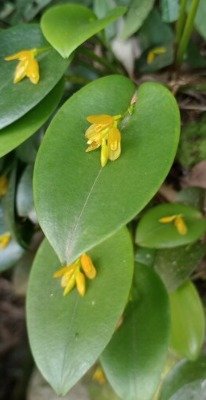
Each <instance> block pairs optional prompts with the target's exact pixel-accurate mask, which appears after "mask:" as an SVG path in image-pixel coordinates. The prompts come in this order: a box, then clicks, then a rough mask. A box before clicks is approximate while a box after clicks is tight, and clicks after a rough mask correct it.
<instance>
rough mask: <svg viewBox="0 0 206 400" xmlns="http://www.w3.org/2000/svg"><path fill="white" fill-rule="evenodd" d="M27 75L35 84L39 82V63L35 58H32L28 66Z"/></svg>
mask: <svg viewBox="0 0 206 400" xmlns="http://www.w3.org/2000/svg"><path fill="white" fill-rule="evenodd" d="M26 76H28V78H29V79H30V81H31V82H32V83H34V84H35V85H36V84H37V83H38V82H39V64H38V62H37V60H35V58H31V59H30V60H29V62H28V65H27V68H26Z"/></svg>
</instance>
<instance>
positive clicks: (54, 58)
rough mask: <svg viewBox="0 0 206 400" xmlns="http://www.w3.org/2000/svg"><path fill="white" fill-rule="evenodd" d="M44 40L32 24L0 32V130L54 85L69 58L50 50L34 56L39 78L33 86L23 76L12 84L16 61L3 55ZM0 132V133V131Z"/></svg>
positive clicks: (38, 44) (45, 44)
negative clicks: (22, 78) (37, 63)
mask: <svg viewBox="0 0 206 400" xmlns="http://www.w3.org/2000/svg"><path fill="white" fill-rule="evenodd" d="M47 46H48V43H47V42H46V41H45V39H44V38H43V36H42V33H41V31H40V28H39V26H38V25H36V24H33V25H32V24H31V25H26V24H23V25H17V26H15V27H14V28H10V29H7V30H3V31H1V32H0V58H1V60H2V62H1V68H0V91H1V98H0V110H1V113H0V129H2V128H4V127H5V126H8V125H10V124H11V123H12V122H14V121H16V120H17V119H19V118H21V117H22V116H23V115H24V114H26V113H27V112H28V111H29V110H31V109H32V108H33V107H35V106H36V105H37V104H38V103H39V102H40V101H41V100H42V99H43V98H44V97H45V96H46V95H47V94H48V93H49V92H50V91H51V90H52V89H53V87H54V86H55V85H56V84H57V82H58V81H59V80H60V78H61V77H62V75H63V74H64V71H65V70H66V68H67V66H68V63H69V61H68V60H67V61H66V60H64V59H63V58H61V57H60V56H59V54H58V53H57V52H56V51H54V50H53V49H51V50H48V51H46V52H44V53H42V54H41V55H39V56H38V57H37V59H38V62H39V67H40V81H39V83H38V84H37V85H34V84H32V83H31V82H30V80H29V79H26V78H25V79H24V80H22V81H21V82H19V83H17V84H14V83H13V75H14V71H15V68H16V65H17V63H16V62H15V61H4V57H6V56H8V55H11V54H14V53H16V52H18V51H21V50H25V49H31V48H36V47H37V48H43V47H47ZM0 134H1V133H0Z"/></svg>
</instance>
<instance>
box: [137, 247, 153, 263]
mask: <svg viewBox="0 0 206 400" xmlns="http://www.w3.org/2000/svg"><path fill="white" fill-rule="evenodd" d="M155 256H156V249H148V248H146V247H137V250H136V252H135V261H136V262H137V263H139V264H144V265H148V266H149V267H152V266H153V265H154V260H155Z"/></svg>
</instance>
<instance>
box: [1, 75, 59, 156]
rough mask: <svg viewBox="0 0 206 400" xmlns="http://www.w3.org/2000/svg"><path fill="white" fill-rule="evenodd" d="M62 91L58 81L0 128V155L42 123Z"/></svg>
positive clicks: (53, 107)
mask: <svg viewBox="0 0 206 400" xmlns="http://www.w3.org/2000/svg"><path fill="white" fill-rule="evenodd" d="M62 93H63V81H60V82H59V83H58V84H57V85H56V86H55V88H54V89H53V90H52V91H51V92H50V93H49V94H48V95H47V96H46V97H45V98H44V99H43V100H42V101H41V102H40V103H39V104H37V106H36V107H34V108H33V109H32V110H31V111H29V112H28V113H27V114H26V115H24V116H23V117H22V118H20V119H19V120H18V121H16V122H14V123H13V124H11V125H9V126H7V127H6V128H3V129H1V130H0V157H3V156H4V155H5V154H7V153H9V152H10V151H11V150H13V149H15V148H16V147H17V146H19V145H20V144H21V143H23V142H24V141H25V140H26V139H28V138H29V137H30V136H31V135H33V133H35V132H36V131H37V130H38V129H39V128H40V127H41V126H42V125H43V124H44V122H45V121H46V120H47V119H48V118H49V116H50V115H51V114H52V112H53V111H54V109H55V108H56V106H57V105H58V103H59V101H60V98H61V96H62Z"/></svg>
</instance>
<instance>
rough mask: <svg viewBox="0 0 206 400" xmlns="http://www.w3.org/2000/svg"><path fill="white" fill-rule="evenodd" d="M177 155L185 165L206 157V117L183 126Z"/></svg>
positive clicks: (188, 165) (195, 162) (187, 165)
mask: <svg viewBox="0 0 206 400" xmlns="http://www.w3.org/2000/svg"><path fill="white" fill-rule="evenodd" d="M177 157H178V159H179V161H180V163H181V164H182V166H183V167H186V168H188V167H191V166H192V165H195V164H197V163H198V162H200V161H203V160H205V159H206V117H205V116H204V117H203V118H202V119H201V120H200V121H194V122H191V123H188V124H185V125H184V126H183V129H182V132H181V137H180V144H179V148H178V154H177Z"/></svg>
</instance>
